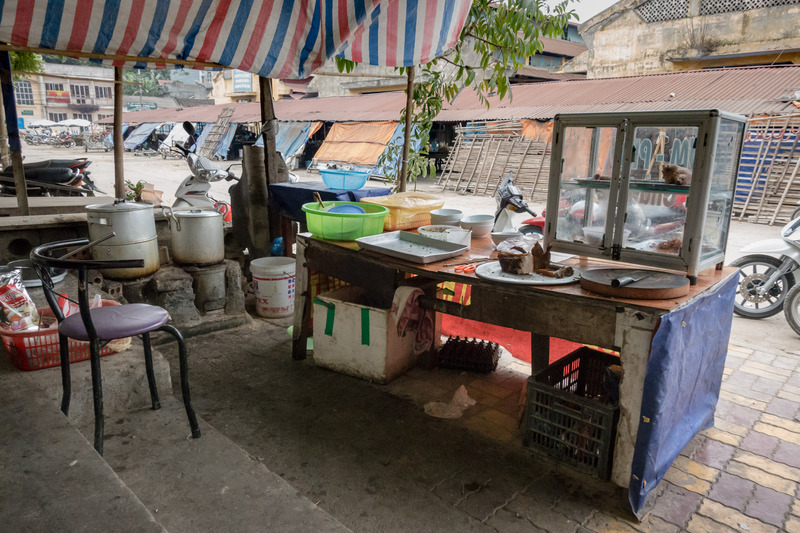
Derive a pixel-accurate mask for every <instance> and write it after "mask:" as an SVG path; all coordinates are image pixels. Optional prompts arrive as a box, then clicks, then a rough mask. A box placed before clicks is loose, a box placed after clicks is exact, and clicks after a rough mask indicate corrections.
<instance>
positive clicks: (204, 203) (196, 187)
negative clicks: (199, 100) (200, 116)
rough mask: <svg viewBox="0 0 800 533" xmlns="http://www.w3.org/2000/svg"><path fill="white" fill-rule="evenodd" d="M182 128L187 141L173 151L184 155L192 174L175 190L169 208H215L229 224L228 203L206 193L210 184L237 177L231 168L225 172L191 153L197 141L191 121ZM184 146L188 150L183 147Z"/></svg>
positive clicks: (209, 161) (214, 164)
mask: <svg viewBox="0 0 800 533" xmlns="http://www.w3.org/2000/svg"><path fill="white" fill-rule="evenodd" d="M183 128H184V129H185V130H186V132H187V133H189V140H188V141H187V142H186V143H185V145H184V147H182V146H180V145H175V146H173V148H175V149H176V150H178V151H179V152H180V153H182V154H183V156H184V157H185V158H186V162H187V163H188V165H189V170H191V172H192V173H191V174H190V175H189V176H187V177H186V179H184V180H183V181H182V182H181V184H180V185H179V186H178V190H177V191H175V203H173V204H172V209H173V210H186V209H214V210H216V211H219V212H220V213H222V214H223V216H225V219H226V221H229V220H230V215H229V214H230V210H231V206H230V204H229V203H227V202H223V201H218V200H215V199H214V198H212V197H211V196H210V195H209V194H208V191H209V190H210V189H211V184H212V183H214V182H216V181H221V180H226V181H238V180H239V178H237V177H236V175H235V174H234V173H233V172H231V171H230V169H228V170H225V169H223V168H221V167H220V166H219V165H218V164H217V163H215V162H214V161H211V160H210V159H208V158H207V157H203V156H200V155H197V154H196V153H194V152H193V151H192V148H193V146H194V143H195V140H196V136H195V129H194V126H193V125H192V124H191V123H190V122H184V123H183ZM186 145H188V146H189V147H188V148H187V147H185V146H186Z"/></svg>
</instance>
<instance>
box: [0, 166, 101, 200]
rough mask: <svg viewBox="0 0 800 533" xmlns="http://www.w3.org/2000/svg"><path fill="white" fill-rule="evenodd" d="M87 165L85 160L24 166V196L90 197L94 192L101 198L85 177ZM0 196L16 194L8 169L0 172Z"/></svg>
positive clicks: (92, 182) (95, 187) (11, 172)
mask: <svg viewBox="0 0 800 533" xmlns="http://www.w3.org/2000/svg"><path fill="white" fill-rule="evenodd" d="M91 164H92V162H91V161H89V160H88V159H86V158H81V159H48V160H45V161H39V162H36V163H25V164H24V165H23V168H24V169H25V180H26V182H27V190H28V196H94V195H95V192H99V193H100V194H105V193H104V192H103V191H101V190H100V189H98V188H97V186H96V185H95V184H94V181H92V179H91V178H90V177H89V174H90V172H89V171H88V170H87V167H88V166H89V165H91ZM0 194H2V195H5V196H13V195H15V194H16V188H15V187H14V171H13V169H12V167H7V168H6V169H4V170H3V171H2V172H0Z"/></svg>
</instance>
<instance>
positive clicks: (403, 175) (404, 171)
mask: <svg viewBox="0 0 800 533" xmlns="http://www.w3.org/2000/svg"><path fill="white" fill-rule="evenodd" d="M406 75H407V76H408V84H407V85H406V123H405V131H404V132H403V164H402V166H401V167H400V179H399V184H398V186H397V191H398V192H405V190H406V181H407V180H408V155H409V153H410V152H411V116H412V115H413V114H414V67H408V69H407V70H406Z"/></svg>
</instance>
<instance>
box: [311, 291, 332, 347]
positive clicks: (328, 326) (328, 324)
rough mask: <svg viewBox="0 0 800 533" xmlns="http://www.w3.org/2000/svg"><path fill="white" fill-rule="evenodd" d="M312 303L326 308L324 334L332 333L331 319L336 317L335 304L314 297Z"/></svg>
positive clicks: (330, 334)
mask: <svg viewBox="0 0 800 533" xmlns="http://www.w3.org/2000/svg"><path fill="white" fill-rule="evenodd" d="M314 303H315V304H319V305H321V306H323V307H327V308H328V315H327V316H326V317H325V335H327V336H328V337H330V336H332V335H333V321H334V318H336V305H335V304H334V303H333V302H326V301H324V300H320V299H319V298H317V297H316V296H315V297H314Z"/></svg>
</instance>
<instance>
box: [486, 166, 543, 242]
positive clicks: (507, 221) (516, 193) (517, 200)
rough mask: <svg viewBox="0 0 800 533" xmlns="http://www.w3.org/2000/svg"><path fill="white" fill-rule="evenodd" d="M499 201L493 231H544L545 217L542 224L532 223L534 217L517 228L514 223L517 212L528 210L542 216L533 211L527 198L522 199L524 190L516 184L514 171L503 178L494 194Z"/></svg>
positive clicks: (536, 216)
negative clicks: (526, 200)
mask: <svg viewBox="0 0 800 533" xmlns="http://www.w3.org/2000/svg"><path fill="white" fill-rule="evenodd" d="M494 198H495V200H496V201H497V211H496V212H495V214H494V227H493V228H492V231H514V230H516V231H519V232H521V233H543V231H542V228H543V227H544V218H543V217H541V218H542V226H541V227H539V226H537V225H534V224H531V222H532V220H533V219H528V220H526V221H525V222H523V225H522V226H520V227H518V228H515V227H514V224H513V220H512V219H513V216H514V214H515V213H519V212H523V211H524V212H527V213H529V214H531V215H532V216H533V217H535V218H540V217H538V215H537V214H536V213H535V212H534V211H532V210H531V209H530V208H529V207H528V204H527V203H526V202H525V200H523V199H522V191H520V190H519V187H517V186H516V185H514V172H513V171H509V172H508V176H507V177H506V178H504V179H503V182H502V183H501V184H500V187H498V188H497V192H495V194H494Z"/></svg>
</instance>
